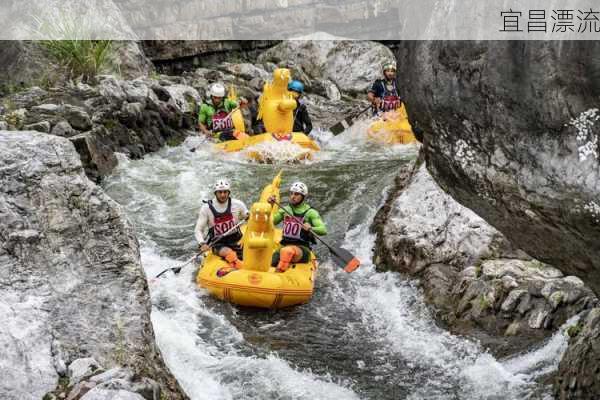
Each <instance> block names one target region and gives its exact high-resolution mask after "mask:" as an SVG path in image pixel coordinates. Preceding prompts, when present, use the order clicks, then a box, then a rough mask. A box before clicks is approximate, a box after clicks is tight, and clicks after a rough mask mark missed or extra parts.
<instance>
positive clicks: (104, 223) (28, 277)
mask: <svg viewBox="0 0 600 400" xmlns="http://www.w3.org/2000/svg"><path fill="white" fill-rule="evenodd" d="M0 188H1V189H0V227H1V229H0V310H2V315H3V323H2V326H1V327H0V347H1V348H2V349H3V351H2V360H1V361H0V376H2V377H3V382H2V384H0V397H2V398H3V399H40V398H42V397H43V396H44V394H45V393H46V392H49V391H51V390H53V389H54V388H55V386H57V383H58V378H59V377H66V376H67V374H68V373H69V374H70V372H69V371H67V366H69V365H70V364H72V363H73V361H75V360H76V359H78V358H81V357H93V358H94V359H95V360H97V361H98V362H99V363H101V364H102V365H104V366H106V367H116V366H123V365H124V366H127V367H129V368H131V369H132V370H133V371H134V372H135V373H136V374H138V375H141V376H147V377H150V378H152V379H155V380H157V381H158V382H159V383H160V385H161V386H162V388H163V390H165V394H167V395H168V396H169V398H174V399H180V398H183V396H182V394H181V392H180V390H179V389H178V386H177V384H176V383H175V381H174V380H173V378H172V377H171V375H170V373H169V372H168V370H167V368H166V367H165V366H164V364H163V361H162V358H161V356H160V354H159V353H158V350H157V348H156V346H155V343H154V337H153V329H152V324H151V322H150V299H149V294H148V288H147V285H146V280H145V275H144V272H143V270H142V266H141V263H140V257H139V249H138V243H137V239H136V238H135V235H134V230H133V227H132V226H131V225H130V224H129V222H128V221H127V220H126V218H125V216H124V214H123V213H122V211H121V209H120V207H119V206H118V205H117V204H116V203H115V202H114V201H112V200H111V199H110V198H109V197H108V196H107V195H106V194H105V193H104V192H103V191H102V189H100V188H99V187H98V186H96V185H95V184H93V183H92V182H91V181H89V180H88V179H87V178H86V177H85V174H84V171H83V168H82V165H81V161H80V159H79V155H78V154H77V152H76V151H75V149H74V147H73V145H72V144H71V143H70V142H69V140H68V139H65V138H60V137H57V136H52V135H47V134H43V133H39V132H25V131H22V132H8V131H0ZM70 369H72V368H70ZM70 375H72V374H70Z"/></svg>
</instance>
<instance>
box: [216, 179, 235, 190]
mask: <svg viewBox="0 0 600 400" xmlns="http://www.w3.org/2000/svg"><path fill="white" fill-rule="evenodd" d="M217 190H229V191H231V185H230V184H229V181H228V180H227V179H219V180H218V181H216V182H215V186H214V191H215V192H216V191H217Z"/></svg>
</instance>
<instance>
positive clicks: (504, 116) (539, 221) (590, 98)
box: [396, 41, 600, 293]
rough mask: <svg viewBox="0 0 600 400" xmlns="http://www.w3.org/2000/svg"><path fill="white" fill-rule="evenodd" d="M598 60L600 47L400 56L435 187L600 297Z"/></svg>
mask: <svg viewBox="0 0 600 400" xmlns="http://www.w3.org/2000/svg"><path fill="white" fill-rule="evenodd" d="M598 50H600V44H599V43H598V42H558V41H557V42H460V43H458V42H412V43H406V44H404V45H402V46H401V47H400V48H399V49H398V50H397V51H396V56H397V58H398V59H399V60H403V61H402V73H401V74H399V81H400V84H401V87H402V88H403V91H404V93H405V96H406V98H407V101H408V104H409V108H410V110H409V111H411V112H412V118H413V119H416V120H418V121H419V123H421V124H422V125H423V127H424V128H425V139H424V140H425V154H426V159H427V168H428V169H429V171H430V172H431V174H432V175H433V177H434V178H435V179H436V181H437V182H438V183H439V184H440V185H441V186H442V188H444V190H446V191H447V192H448V193H450V194H451V195H452V196H453V197H454V198H455V199H457V200H458V201H459V202H460V203H461V204H463V205H465V206H467V207H469V208H470V209H472V210H473V211H475V212H476V213H477V214H479V215H480V216H482V217H483V218H485V219H486V221H488V222H490V223H491V224H492V225H493V226H494V227H496V228H497V229H498V230H500V231H501V232H503V233H504V234H505V235H506V237H507V238H509V239H510V240H511V241H512V242H513V243H515V244H516V245H518V246H519V247H520V248H522V249H523V250H525V251H527V252H528V253H529V254H531V255H532V256H534V257H536V258H538V259H540V260H542V261H544V262H547V263H549V264H552V265H555V266H556V267H557V268H559V269H561V270H562V271H563V272H565V273H567V274H570V275H575V276H578V277H580V278H581V279H583V280H584V282H586V284H588V285H589V286H590V287H591V288H592V289H594V291H595V292H596V293H600V240H599V239H600V217H599V216H600V184H599V182H600V168H599V160H598V132H599V130H598V128H599V126H598V124H597V123H596V121H597V120H598V119H599V118H600V115H599V114H598V111H597V109H596V107H597V105H598V102H597V99H598V95H600V56H598V54H599V53H598ZM542 237H543V238H544V240H539V238H542Z"/></svg>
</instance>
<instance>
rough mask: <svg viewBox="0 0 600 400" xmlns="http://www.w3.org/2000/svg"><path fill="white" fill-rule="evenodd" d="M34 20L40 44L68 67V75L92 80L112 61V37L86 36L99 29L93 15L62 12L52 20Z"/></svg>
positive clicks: (96, 34)
mask: <svg viewBox="0 0 600 400" xmlns="http://www.w3.org/2000/svg"><path fill="white" fill-rule="evenodd" d="M35 20H36V22H37V29H36V30H35V32H34V33H35V36H37V37H39V38H40V39H41V40H40V41H39V44H40V46H41V47H42V48H43V49H44V50H45V51H46V52H47V53H48V55H49V57H50V58H52V59H54V60H55V61H56V63H57V64H58V65H59V66H61V67H63V68H64V69H65V70H66V73H67V79H72V80H81V81H83V82H88V81H92V80H93V79H94V78H95V77H96V75H98V74H99V73H101V72H102V71H103V70H104V69H106V68H108V67H109V66H110V65H112V60H113V54H114V51H113V41H112V40H87V38H90V37H98V33H99V32H98V29H97V27H95V26H94V20H93V19H92V18H84V17H75V16H73V15H68V14H64V13H61V14H59V15H58V16H56V18H55V19H52V20H41V19H38V18H35Z"/></svg>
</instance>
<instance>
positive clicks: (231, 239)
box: [205, 198, 242, 244]
mask: <svg viewBox="0 0 600 400" xmlns="http://www.w3.org/2000/svg"><path fill="white" fill-rule="evenodd" d="M205 203H206V204H208V208H209V209H210V212H211V213H212V214H213V217H214V225H213V226H211V227H210V228H209V229H208V238H209V241H210V240H212V239H213V238H215V237H217V236H221V235H222V234H224V233H225V232H227V231H228V230H230V229H231V228H233V227H234V226H235V224H236V221H235V217H234V216H233V213H232V212H231V198H229V199H227V209H226V210H225V211H224V212H222V213H220V212H218V211H217V209H216V208H215V207H214V206H213V202H212V200H208V201H205ZM241 238H242V231H241V230H240V228H237V229H236V230H235V231H233V232H231V233H230V234H229V235H227V236H225V237H223V238H222V239H219V240H217V241H216V243H220V244H225V243H230V244H235V243H237V242H239V241H240V239H241Z"/></svg>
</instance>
